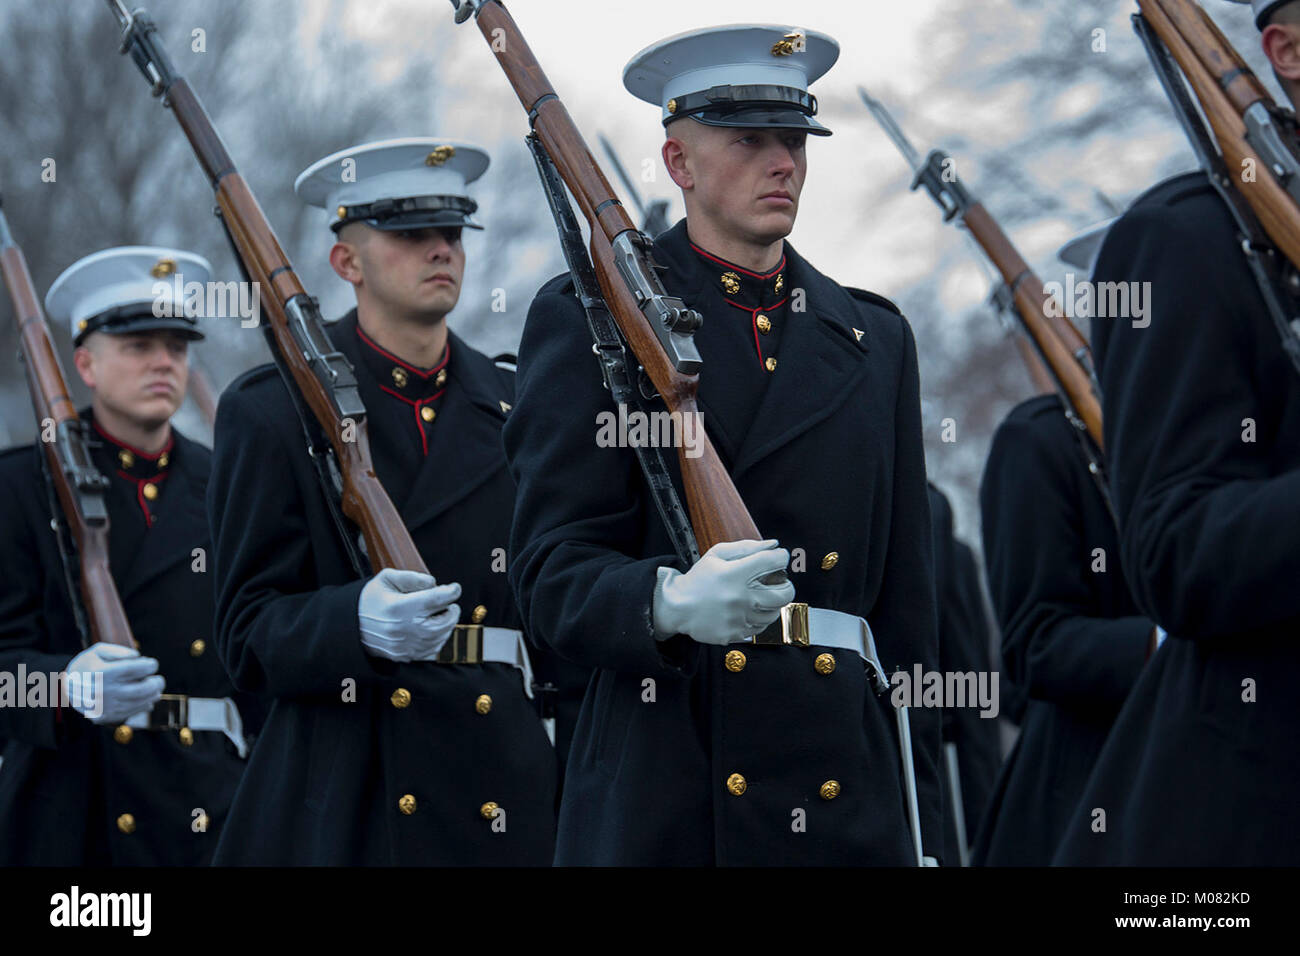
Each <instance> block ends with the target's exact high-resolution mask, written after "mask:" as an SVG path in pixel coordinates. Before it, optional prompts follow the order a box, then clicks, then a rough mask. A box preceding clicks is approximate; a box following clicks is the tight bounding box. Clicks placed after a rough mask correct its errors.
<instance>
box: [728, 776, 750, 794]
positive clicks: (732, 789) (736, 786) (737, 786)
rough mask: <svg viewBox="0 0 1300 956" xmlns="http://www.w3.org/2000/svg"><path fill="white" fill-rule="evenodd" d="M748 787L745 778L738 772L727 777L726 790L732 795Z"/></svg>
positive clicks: (742, 791)
mask: <svg viewBox="0 0 1300 956" xmlns="http://www.w3.org/2000/svg"><path fill="white" fill-rule="evenodd" d="M748 787H749V784H748V783H746V782H745V778H744V777H742V776H741V775H740V774H738V773H733V774H732V775H731V776H730V777H728V778H727V792H728V793H730V794H731V795H732V796H736V797H738V796H740V795H741V794H742V793H744V792H745V790H746V789H748Z"/></svg>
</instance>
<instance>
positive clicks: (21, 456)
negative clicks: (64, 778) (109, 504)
mask: <svg viewBox="0 0 1300 956" xmlns="http://www.w3.org/2000/svg"><path fill="white" fill-rule="evenodd" d="M35 454H38V452H37V451H35V450H31V449H29V450H28V453H19V452H15V453H13V454H10V455H7V456H5V460H4V461H3V462H2V463H0V497H3V500H4V501H5V502H6V507H5V509H4V517H3V518H0V532H2V533H3V538H2V539H0V581H3V582H4V584H3V586H2V587H0V673H2V674H5V675H6V676H7V677H8V678H9V679H11V680H12V681H13V685H12V690H13V693H15V694H17V695H22V694H24V693H25V692H26V690H27V688H26V687H24V686H22V685H20V684H19V682H18V673H19V666H20V665H21V667H22V668H23V670H24V671H25V672H26V673H27V674H29V675H30V674H37V673H39V674H46V675H48V674H57V673H60V672H62V671H63V669H64V668H66V667H67V666H68V662H69V661H70V660H71V657H70V656H69V655H68V654H51V653H49V650H48V648H49V647H50V646H51V642H50V641H49V639H48V635H47V633H46V627H47V623H46V620H45V615H44V613H43V610H44V609H43V599H44V598H43V596H44V593H45V586H46V578H45V575H46V574H48V573H50V571H51V570H58V569H51V568H48V567H47V562H46V561H45V560H44V558H45V556H46V555H47V554H48V553H49V551H50V550H52V549H46V548H42V547H40V543H39V542H38V541H37V538H36V528H34V527H33V522H37V523H38V524H39V526H41V527H44V528H48V527H49V520H50V516H49V509H48V508H47V507H46V506H45V504H44V503H43V501H41V500H39V499H40V498H43V493H42V494H40V495H39V496H38V494H37V493H34V491H33V488H34V485H35V483H36V481H37V480H38V475H39V472H37V470H36V466H35V463H34V461H33V456H34V455H35ZM29 465H30V467H28V466H29ZM19 502H21V503H23V504H22V506H19V507H15V506H14V505H15V504H16V503H19ZM50 690H52V691H54V692H56V693H57V690H58V689H57V688H50ZM15 703H17V702H16V701H15ZM49 703H50V706H48V707H18V706H0V739H9V740H21V741H23V742H25V743H29V744H33V745H35V746H37V747H50V748H52V747H57V746H58V745H59V742H60V740H61V735H60V733H59V730H60V725H62V724H64V723H65V722H71V721H81V720H82V719H83V718H82V717H81V716H80V715H79V714H77V713H76V712H75V711H73V710H71V709H70V708H64V709H60V708H59V706H58V702H57V701H51V702H49Z"/></svg>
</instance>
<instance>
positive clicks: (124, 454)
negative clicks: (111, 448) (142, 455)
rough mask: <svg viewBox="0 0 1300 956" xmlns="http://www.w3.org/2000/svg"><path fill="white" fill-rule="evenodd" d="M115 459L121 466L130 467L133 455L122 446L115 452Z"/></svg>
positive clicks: (132, 463) (133, 458)
mask: <svg viewBox="0 0 1300 956" xmlns="http://www.w3.org/2000/svg"><path fill="white" fill-rule="evenodd" d="M117 460H118V461H120V462H121V463H122V467H123V468H130V467H131V466H132V465H134V464H135V455H133V454H131V453H130V452H129V451H127V450H126V449H125V448H123V449H122V450H121V451H119V452H118V453H117Z"/></svg>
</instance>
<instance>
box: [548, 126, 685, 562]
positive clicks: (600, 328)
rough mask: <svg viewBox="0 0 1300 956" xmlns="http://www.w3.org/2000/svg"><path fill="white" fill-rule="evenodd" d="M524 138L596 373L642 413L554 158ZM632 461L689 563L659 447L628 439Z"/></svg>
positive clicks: (681, 515)
mask: <svg viewBox="0 0 1300 956" xmlns="http://www.w3.org/2000/svg"><path fill="white" fill-rule="evenodd" d="M525 140H526V142H527V144H528V148H529V150H530V151H531V152H532V154H533V159H534V160H535V161H536V163H537V173H538V176H540V177H541V180H542V189H543V191H544V192H545V193H546V200H547V204H548V205H549V206H550V207H551V215H552V216H554V217H555V227H556V229H557V230H558V231H559V234H560V246H561V248H562V249H563V251H564V259H565V262H566V263H568V266H569V273H570V275H571V276H572V277H573V285H574V289H575V291H576V294H577V298H578V301H579V302H581V303H582V308H583V311H584V313H585V314H586V317H587V328H588V329H589V330H590V332H591V337H592V339H593V340H594V342H595V349H594V351H595V353H596V356H597V358H598V359H599V361H600V369H601V374H602V375H603V376H604V379H605V385H606V387H607V388H608V389H609V393H610V396H611V397H612V398H613V399H614V403H615V405H616V406H617V405H628V406H632V407H634V408H636V409H637V410H638V411H641V412H642V413H647V414H648V409H647V408H646V398H647V396H644V395H643V394H642V393H641V391H640V389H639V388H637V387H635V386H634V385H633V384H632V379H633V377H632V375H631V374H630V363H629V362H628V356H627V348H626V346H625V345H624V343H623V340H622V336H621V335H620V334H619V331H618V325H617V324H616V323H615V322H614V319H613V317H612V316H611V315H610V314H609V308H608V306H607V305H606V303H605V299H604V296H603V295H602V294H601V292H600V284H599V282H598V281H597V279H596V270H595V268H594V267H593V266H592V264H591V258H590V257H589V255H588V254H587V250H586V249H585V248H584V247H583V245H582V233H581V231H580V230H579V229H578V223H577V219H576V218H575V216H574V214H573V207H572V206H571V205H570V204H569V200H568V197H567V196H566V195H565V192H564V184H563V182H562V181H561V180H560V175H559V172H558V171H557V170H556V168H555V163H554V162H553V161H552V160H551V157H550V156H549V155H548V154H547V152H546V147H544V146H543V145H542V143H541V141H540V140H539V139H538V138H537V135H536V134H535V133H529V134H528V135H527V136H526V137H525ZM633 451H634V452H635V453H636V458H637V462H638V463H639V464H640V466H641V471H642V473H643V474H644V476H645V480H646V485H647V486H648V487H649V489H650V497H651V499H652V500H653V501H654V503H655V508H656V510H658V512H659V517H660V518H661V519H662V520H663V523H664V527H665V529H666V530H667V531H668V536H669V538H670V539H671V540H672V543H673V549H674V550H675V551H676V552H677V557H678V559H679V560H680V561H681V562H682V563H683V565H684V566H685V567H688V568H689V567H690V566H691V565H693V564H695V562H697V561H698V560H699V559H700V552H699V547H698V545H697V543H696V540H695V532H694V531H693V530H692V529H691V524H690V521H689V519H688V518H687V517H686V510H685V508H683V507H682V502H681V498H680V497H679V496H678V494H677V489H676V488H675V487H674V486H673V482H672V477H671V475H670V474H669V471H668V465H667V463H666V462H665V461H664V457H663V452H662V451H661V449H659V448H658V447H646V446H642V445H640V444H636V445H633Z"/></svg>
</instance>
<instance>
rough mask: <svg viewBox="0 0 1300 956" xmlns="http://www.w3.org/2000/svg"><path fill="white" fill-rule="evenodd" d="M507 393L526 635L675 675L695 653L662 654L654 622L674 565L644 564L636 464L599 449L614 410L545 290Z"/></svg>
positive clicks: (516, 568) (576, 325)
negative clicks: (659, 590)
mask: <svg viewBox="0 0 1300 956" xmlns="http://www.w3.org/2000/svg"><path fill="white" fill-rule="evenodd" d="M515 387H516V392H515V405H514V408H513V409H512V410H511V412H510V417H509V418H508V419H507V421H506V425H505V429H504V432H503V438H504V442H505V452H506V461H507V463H508V465H509V468H510V472H511V474H512V475H513V476H514V479H515V482H516V484H517V487H518V494H517V497H516V503H515V512H514V525H513V528H512V530H511V549H510V550H511V557H512V560H511V562H510V581H511V585H512V586H513V588H514V591H515V597H516V600H517V602H518V605H519V611H520V614H521V615H522V616H523V619H524V627H525V629H526V630H527V631H528V633H530V634H532V635H534V636H535V637H537V638H538V639H540V640H542V641H545V642H546V643H547V644H549V645H550V646H551V647H553V648H554V649H555V650H556V652H557V653H559V654H560V655H561V656H562V657H565V658H567V659H569V660H571V661H573V662H574V663H577V664H582V665H586V666H588V667H600V668H605V669H609V670H623V671H630V672H635V673H639V674H652V673H657V672H659V671H661V670H663V669H664V668H668V669H670V670H681V669H682V668H683V667H684V666H685V665H687V664H689V663H692V662H693V660H694V657H695V654H694V653H693V651H694V650H695V649H696V646H695V645H694V644H693V643H690V642H688V639H687V638H685V637H684V636H681V635H678V636H677V637H674V638H672V639H670V640H669V641H665V642H663V643H662V644H661V643H660V642H658V641H656V640H655V636H654V627H653V622H652V619H651V601H652V598H653V595H654V588H655V583H656V576H657V569H658V568H659V567H660V566H671V567H678V561H677V558H676V556H675V555H673V554H663V555H658V556H654V557H648V558H647V557H643V556H642V555H643V553H644V549H645V542H644V537H645V525H646V521H647V507H651V508H652V507H653V505H652V504H650V503H649V502H647V500H646V494H647V493H646V490H645V488H644V482H643V478H642V475H641V472H640V469H639V466H638V464H637V461H636V457H635V455H633V453H632V452H631V451H629V450H628V449H625V448H624V449H620V448H600V447H598V446H597V444H596V435H597V416H598V415H599V414H600V413H601V412H606V411H610V410H612V409H613V408H614V406H613V403H612V401H611V399H610V395H609V392H608V391H606V390H605V388H604V386H603V384H602V381H601V375H600V369H599V367H598V365H597V364H596V360H595V358H594V357H593V356H592V351H591V337H590V334H589V333H588V331H587V326H586V320H585V317H584V315H583V312H582V308H581V306H580V305H579V303H578V302H577V300H576V299H575V298H574V296H573V295H572V294H571V293H570V294H565V293H562V292H559V291H555V285H554V284H548V285H547V286H545V287H543V289H542V291H541V292H539V293H538V295H537V297H536V298H535V299H534V300H533V303H532V306H531V307H530V309H529V312H528V319H527V322H526V324H525V326H524V335H523V340H522V341H521V343H520V346H519V372H518V376H517V378H516V384H515ZM655 520H657V517H656V519H655Z"/></svg>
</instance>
